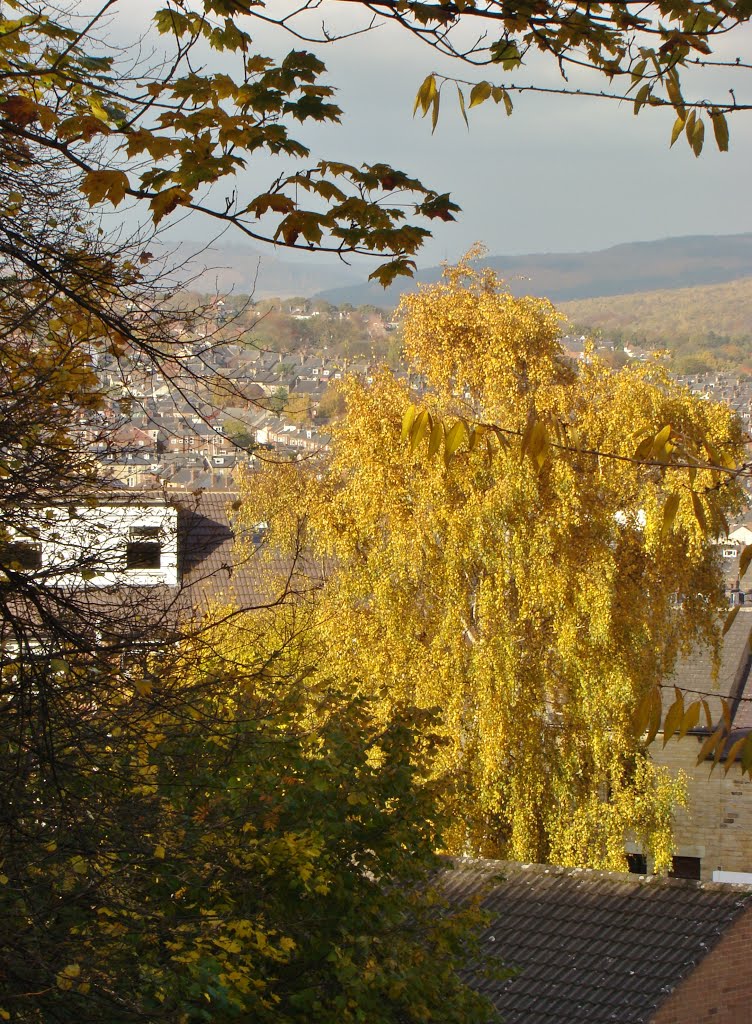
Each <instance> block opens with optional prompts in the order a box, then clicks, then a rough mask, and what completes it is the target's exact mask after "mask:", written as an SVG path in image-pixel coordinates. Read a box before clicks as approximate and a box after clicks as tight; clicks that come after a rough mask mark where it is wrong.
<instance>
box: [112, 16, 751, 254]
mask: <svg viewBox="0 0 752 1024" xmlns="http://www.w3.org/2000/svg"><path fill="white" fill-rule="evenodd" d="M155 6H156V0H129V2H128V3H127V4H126V5H125V7H124V8H120V9H119V11H118V13H117V15H116V19H118V28H119V30H123V31H126V32H132V31H136V28H137V26H138V24H139V18H143V17H144V15H145V14H146V13H147V12H149V11H151V10H153V9H154V7H155ZM283 6H284V2H283V0H271V3H270V4H269V5H268V10H269V11H270V12H272V11H273V12H274V13H276V12H277V10H280V9H282V8H283ZM343 10H344V11H345V13H343ZM124 12H127V13H124ZM347 17H348V15H347V11H346V5H343V4H342V3H341V2H340V3H338V2H337V0H324V2H323V3H322V4H321V5H319V8H318V10H317V12H316V18H317V23H318V24H320V22H321V20H322V19H323V18H326V19H327V22H328V24H329V25H330V26H334V27H337V28H347V27H349V26H350V25H351V24H353V22H352V19H351V18H350V20H349V21H348V20H347ZM360 23H361V24H362V17H361V19H360ZM251 31H252V34H254V40H255V41H257V42H258V45H259V48H260V49H262V50H263V51H265V52H267V53H269V54H270V55H280V54H282V53H284V52H286V50H287V49H289V48H291V46H292V45H295V46H297V47H298V48H301V47H303V46H304V44H302V43H300V42H297V41H295V40H290V38H289V37H288V36H287V35H286V34H285V33H283V32H280V30H278V29H273V30H272V29H268V28H258V29H256V30H255V31H254V30H253V29H252V30H251ZM744 33H745V35H744V37H743V38H742V37H741V35H740V36H737V37H734V38H730V37H728V38H727V40H726V42H725V52H726V53H727V54H730V55H732V56H735V55H736V53H737V52H744V50H745V49H746V50H747V51H748V50H749V48H750V45H749V44H750V43H751V42H752V32H748V31H747V30H746V29H745V30H744ZM305 48H308V49H312V50H314V52H316V53H317V54H318V55H319V56H321V58H322V59H323V60H324V61H325V63H326V65H327V68H328V71H329V75H328V79H329V81H330V83H331V84H333V85H335V86H337V89H338V95H337V102H338V103H339V105H340V106H341V107H342V108H343V109H344V118H343V123H342V125H340V126H319V125H317V126H315V127H314V128H303V129H302V130H300V131H299V132H298V136H299V137H300V138H301V139H302V141H305V142H306V143H308V144H309V145H310V146H311V149H312V153H313V156H314V158H318V157H322V156H327V157H329V158H331V159H341V160H346V161H350V162H353V163H360V162H363V161H369V162H375V161H384V162H387V163H391V164H392V165H393V166H396V167H398V168H400V169H401V170H404V171H406V172H408V173H410V174H411V175H414V176H416V177H418V178H420V179H421V180H422V181H423V182H424V184H427V185H430V186H431V187H433V188H435V189H436V191H438V192H450V193H451V194H452V198H453V199H454V200H455V201H456V202H457V203H458V204H459V205H460V206H461V207H462V213H461V214H460V215H458V219H457V223H456V224H446V225H445V224H442V223H440V222H437V221H434V222H433V232H434V238H433V239H432V240H430V241H429V242H428V243H427V244H426V245H425V246H424V249H423V251H422V253H421V255H420V257H419V260H418V263H419V265H422V266H426V265H429V264H434V263H437V262H439V261H441V260H444V259H448V260H454V259H456V258H457V257H458V256H460V255H461V254H462V253H463V252H464V251H465V250H466V249H468V248H469V247H470V245H472V244H473V242H475V241H481V242H483V243H485V244H486V245H487V247H488V248H489V250H490V251H491V252H492V253H504V254H515V253H530V252H571V251H584V250H594V249H601V248H606V247H608V246H611V245H615V244H618V243H621V242H631V241H646V240H651V239H657V238H665V237H668V236H672V235H688V234H733V233H738V232H745V231H752V202H751V201H750V190H749V184H748V182H749V171H750V167H751V166H752V112H750V113H740V114H738V115H736V116H735V117H733V118H732V119H731V147H730V152H728V153H725V154H721V153H718V152H717V151H716V149H715V145H714V142H713V139H712V133H710V138H709V139H708V138H707V137H706V146H705V149H704V151H703V153H702V155H701V156H700V158H699V159H697V158H695V156H694V155H693V154H692V153H691V151H690V149H689V147H688V146H687V145H686V143H685V142H684V140H683V139H680V140H679V142H677V144H676V145H675V146H674V148H673V149H671V150H669V135H670V131H671V126H672V123H673V119H674V115H673V112H671V111H663V110H647V109H646V110H644V111H643V112H642V113H641V114H640V116H639V117H635V116H634V115H633V114H632V109H631V104H628V105H622V106H617V105H616V104H612V103H606V102H603V101H599V100H593V99H585V98H580V97H568V98H557V97H551V96H523V97H516V98H515V111H514V113H513V115H512V117H509V118H508V117H506V115H505V114H504V112H503V109H502V108H501V107H497V106H494V105H489V104H484V105H483V106H481V107H477V108H475V109H474V110H473V111H471V112H470V128H469V130H468V129H467V128H466V126H465V124H464V122H463V120H462V118H461V115H460V112H459V108H458V105H457V101H456V93H455V92H454V90H453V88H452V89H449V88H447V89H446V91H445V94H444V95H443V99H442V114H441V118H440V120H439V124H438V127H437V129H436V131H435V133H434V134H433V135H432V134H431V125H430V123H429V122H428V121H427V120H422V119H421V118H420V117H416V118H414V117H413V115H412V108H413V101H414V97H415V94H416V91H417V89H418V87H419V85H420V83H421V82H422V81H423V79H424V78H425V76H426V75H427V74H428V73H430V72H432V71H436V70H438V71H441V70H443V69H444V68H447V67H448V66H449V65H448V64H446V63H444V64H442V63H441V62H440V61H439V59H438V58H437V56H436V54H434V53H433V52H432V51H430V50H429V49H428V48H427V47H425V46H422V45H421V44H420V43H419V42H418V41H416V40H415V39H413V38H412V37H410V36H409V35H408V34H407V33H405V32H404V31H401V30H399V29H398V28H397V27H396V26H384V27H381V28H378V29H377V30H375V31H372V32H369V33H366V34H364V35H358V36H355V37H353V38H349V39H342V40H340V41H338V42H336V43H334V44H331V45H328V46H315V45H311V44H307V45H306V47H305ZM207 61H208V62H211V61H214V62H215V63H217V64H218V62H219V58H218V57H217V56H216V55H207ZM454 71H455V73H459V74H463V69H462V68H460V67H457V65H454ZM464 74H465V75H467V74H468V71H467V69H464ZM552 74H553V71H552V69H551V68H549V67H547V66H545V65H543V66H540V65H533V67H532V68H531V70H530V75H531V76H532V77H534V78H535V79H536V81H539V82H542V81H549V80H550V79H551V76H552ZM716 74H718V73H716ZM746 74H747V78H748V79H749V78H750V77H752V76H750V74H749V73H746ZM481 77H482V76H481ZM512 77H514V78H515V79H516V80H519V72H518V73H516V75H514V76H512ZM734 77H736V76H734ZM583 84H584V85H586V84H588V82H587V79H583ZM704 84H706V83H705V82H703V81H702V80H701V79H699V80H698V85H699V88H702V87H703V85H704ZM717 84H718V89H719V91H720V92H721V93H725V90H726V89H727V87H728V85H729V84H734V83H733V81H732V79H729V80H728V81H725V80H724V78H723V77H722V75H721V74H719V77H718V79H717ZM741 92H743V89H741V88H739V85H738V83H737V95H739V94H740V93H741ZM259 175H261V176H264V175H268V170H267V169H266V168H265V167H263V166H261V167H259V168H258V169H257V170H256V171H255V173H254V172H251V173H250V174H249V175H248V180H246V181H244V180H243V179H242V178H241V179H240V180H239V182H238V185H239V190H240V191H241V193H242V191H243V190H244V189H249V190H250V188H252V187H253V184H254V183H255V182H256V181H258V180H260V177H259ZM254 194H255V193H254ZM201 230H202V228H201V227H200V226H198V225H194V224H193V223H191V222H188V223H185V222H184V223H183V224H182V225H181V227H180V229H179V233H182V235H183V236H184V237H191V238H195V237H197V232H198V233H200V232H201ZM277 255H278V256H281V257H284V258H289V254H288V253H283V252H280V253H278V254H277ZM364 269H365V268H364Z"/></svg>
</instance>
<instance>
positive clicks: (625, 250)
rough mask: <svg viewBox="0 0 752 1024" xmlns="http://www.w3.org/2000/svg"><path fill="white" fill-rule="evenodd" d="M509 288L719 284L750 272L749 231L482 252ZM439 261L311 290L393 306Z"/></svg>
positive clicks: (427, 278)
mask: <svg viewBox="0 0 752 1024" xmlns="http://www.w3.org/2000/svg"><path fill="white" fill-rule="evenodd" d="M482 262H483V265H485V266H489V267H493V269H494V270H496V271H497V273H499V274H500V275H501V276H502V277H504V278H505V279H506V281H507V283H508V284H509V287H510V289H511V291H512V292H513V293H514V294H515V295H545V296H546V297H548V298H550V299H551V300H552V301H553V302H557V303H558V302H566V301H568V300H572V299H586V298H594V297H598V296H603V295H629V294H632V293H634V292H643V291H649V290H654V289H669V288H671V289H673V288H686V287H690V286H693V285H708V284H720V283H723V282H726V281H734V280H736V279H738V278H742V277H749V276H750V275H752V234H744V235H690V236H687V237H684V238H664V239H661V240H659V241H657V242H628V243H625V244H623V245H615V246H613V247H612V248H610V249H602V250H600V251H598V252H578V253H538V254H531V255H524V256H488V257H486V258H485V259H484V260H483V261H482ZM440 277H441V267H428V268H427V269H425V270H419V271H418V274H417V277H416V279H415V280H414V281H412V282H411V281H408V280H407V278H402V279H401V280H400V281H398V282H397V283H396V284H394V285H392V286H391V287H390V288H387V289H386V290H384V289H382V288H380V287H379V286H378V285H375V284H373V283H370V284H369V283H366V284H361V285H356V286H354V287H344V288H331V289H328V290H326V291H322V292H320V293H319V294H318V295H317V296H316V297H317V298H322V299H326V300H327V301H328V302H332V303H334V304H335V305H341V304H342V303H345V302H349V303H351V304H352V305H353V306H362V305H365V304H366V303H372V304H373V305H376V306H383V307H385V308H390V309H391V308H393V307H394V306H396V305H397V303H398V302H399V297H400V294H402V293H404V292H406V291H412V290H414V288H415V287H416V285H417V283H422V284H427V283H431V282H434V281H438V280H439V278H440Z"/></svg>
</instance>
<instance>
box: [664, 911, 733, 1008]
mask: <svg viewBox="0 0 752 1024" xmlns="http://www.w3.org/2000/svg"><path fill="white" fill-rule="evenodd" d="M751 949H752V910H747V911H746V912H745V913H744V914H743V915H742V916H741V917H740V918H738V919H737V920H736V921H735V922H734V924H733V925H732V926H731V928H729V930H728V931H727V932H726V934H725V935H724V936H723V938H722V939H721V940H720V942H719V943H718V945H717V946H715V947H714V948H713V949H712V950H711V952H710V953H709V954H708V956H706V957H705V959H704V960H703V961H702V962H701V963H700V964H699V966H698V967H697V968H695V970H694V971H693V972H692V973H691V974H690V975H689V977H687V978H685V979H684V981H682V982H680V983H679V985H678V986H677V987H676V988H675V989H674V991H673V992H672V993H671V995H670V996H669V997H668V998H667V999H666V1002H665V1003H663V1005H662V1006H661V1007H659V1009H658V1010H656V1012H655V1013H654V1014H653V1016H652V1017H651V1018H650V1024H747V1022H748V1021H750V1020H752V972H751V971H750V969H749V967H750V950H751Z"/></svg>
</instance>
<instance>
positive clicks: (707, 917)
mask: <svg viewBox="0 0 752 1024" xmlns="http://www.w3.org/2000/svg"><path fill="white" fill-rule="evenodd" d="M443 882H444V885H445V887H446V891H447V894H448V896H449V898H450V900H451V902H452V903H455V904H457V903H460V904H462V903H464V902H466V901H468V900H470V899H472V898H477V897H482V901H481V906H482V907H483V908H484V909H485V910H486V911H487V912H488V913H489V914H490V918H491V921H490V924H489V926H488V927H487V928H486V930H485V931H484V933H483V935H482V938H481V955H482V957H483V960H484V961H486V962H490V963H494V962H496V963H503V964H504V965H506V966H509V967H516V968H518V969H519V970H518V973H516V974H515V975H514V976H513V977H512V978H510V979H506V980H495V981H489V980H479V972H478V965H475V968H474V969H473V970H471V971H469V972H468V974H469V977H470V980H471V981H472V983H473V984H474V985H475V986H476V987H477V988H478V989H479V990H480V991H482V992H483V993H485V994H486V995H488V996H489V997H490V998H491V999H492V1000H493V1002H494V1004H495V1006H496V1007H497V1009H498V1010H499V1011H500V1013H501V1017H502V1019H503V1021H504V1024H522V1022H523V1021H524V1024H642V1022H645V1021H649V1020H650V1018H651V1015H652V1013H653V1012H654V1010H655V1009H656V1008H657V1007H658V1006H659V1005H660V1004H661V1003H662V1002H663V1001H664V1000H665V999H666V998H667V997H668V995H669V994H670V993H671V992H672V991H673V989H674V988H675V987H676V985H677V984H678V983H679V981H680V980H681V979H682V978H683V977H685V976H686V975H688V974H689V973H690V972H691V971H692V970H693V969H694V967H695V966H696V965H697V964H699V962H700V961H701V960H702V959H703V958H704V957H705V956H707V954H708V953H709V952H710V950H712V948H713V947H714V946H715V944H716V943H717V942H718V941H719V939H720V938H721V936H722V935H723V934H724V932H726V931H727V930H728V929H729V927H730V926H731V925H732V924H733V923H734V921H735V920H736V919H737V918H738V917H739V916H740V915H741V914H742V913H743V912H744V911H745V910H747V909H748V908H749V907H750V906H752V902H750V901H752V891H750V890H748V889H742V888H740V887H738V886H728V885H718V884H713V883H701V882H690V881H686V880H684V879H670V878H661V877H658V876H655V875H649V876H638V875H628V874H621V873H619V872H609V871H585V870H582V869H567V868H559V867H551V866H543V865H536V864H533V865H530V864H514V863H507V862H502V861H488V860H460V861H456V862H455V863H454V866H453V867H452V868H451V869H449V870H448V871H447V872H446V874H445V876H444V879H443Z"/></svg>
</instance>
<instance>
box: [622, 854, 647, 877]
mask: <svg viewBox="0 0 752 1024" xmlns="http://www.w3.org/2000/svg"><path fill="white" fill-rule="evenodd" d="M627 864H628V865H629V871H630V873H631V874H633V875H646V874H647V873H648V859H647V857H646V856H645V854H644V853H628V854H627Z"/></svg>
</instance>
